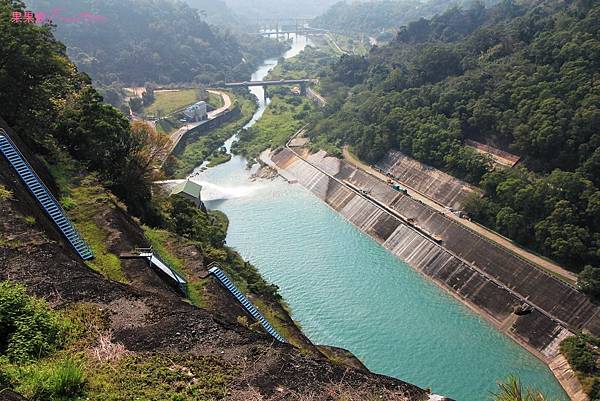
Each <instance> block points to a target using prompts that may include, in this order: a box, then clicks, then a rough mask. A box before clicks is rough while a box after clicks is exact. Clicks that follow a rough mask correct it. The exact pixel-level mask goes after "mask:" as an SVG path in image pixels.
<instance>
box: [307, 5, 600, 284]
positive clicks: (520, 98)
mask: <svg viewBox="0 0 600 401" xmlns="http://www.w3.org/2000/svg"><path fill="white" fill-rule="evenodd" d="M599 71H600V4H598V2H593V1H576V2H562V1H539V2H536V3H533V4H531V3H529V4H527V5H522V4H518V3H516V2H513V1H511V0H504V1H502V2H501V3H499V4H498V5H497V6H495V7H492V8H489V9H486V8H484V7H483V6H482V5H476V6H475V7H473V8H470V9H468V10H464V9H458V8H453V9H451V10H448V11H447V12H445V13H444V14H442V15H439V16H436V17H434V18H432V19H430V20H424V19H423V20H419V21H416V22H413V23H410V24H409V25H408V26H406V27H403V28H402V29H401V30H400V32H399V34H398V36H397V38H396V40H395V41H394V42H393V43H391V44H390V45H389V46H385V47H381V48H375V49H374V50H373V51H372V52H371V53H370V55H369V56H368V57H366V58H361V57H354V56H346V57H343V58H342V59H341V60H340V61H339V62H338V63H337V64H336V65H335V66H334V67H333V68H332V72H331V76H330V79H331V82H328V80H324V82H328V85H329V87H334V88H336V91H335V93H337V96H332V101H331V102H330V105H329V106H328V108H327V109H326V111H325V114H326V117H327V118H326V119H325V120H323V121H320V122H318V123H316V127H315V129H314V131H313V135H314V136H319V137H320V138H319V139H320V140H322V139H323V138H327V139H328V140H329V141H330V142H332V143H334V144H336V145H337V146H341V145H342V144H345V143H349V144H351V145H353V147H354V150H355V152H356V153H357V154H358V155H359V156H360V157H361V158H363V159H365V160H367V161H369V162H376V161H378V160H379V159H381V158H382V157H383V156H384V154H385V153H386V151H387V150H389V149H399V150H401V151H403V152H405V153H407V154H408V155H410V156H412V157H414V158H416V159H419V160H421V161H423V162H425V163H428V164H430V165H432V166H435V167H438V168H441V169H443V170H445V171H449V172H451V173H452V174H454V175H456V176H458V177H460V178H463V179H466V180H468V181H470V182H472V183H475V184H477V185H479V186H481V188H482V189H483V190H484V191H485V197H483V198H482V199H479V198H473V199H472V200H471V201H470V203H469V204H468V205H467V208H468V211H469V212H470V213H471V214H472V216H473V217H475V218H476V219H477V220H479V221H481V222H483V223H484V224H486V225H488V226H490V227H492V228H494V229H496V230H498V231H500V232H501V233H503V234H505V235H507V236H509V237H511V238H513V239H515V240H517V241H518V242H520V243H522V244H525V245H526V246H528V247H531V248H533V249H535V250H538V251H539V252H541V253H543V254H544V255H547V256H550V257H551V258H554V259H556V260H558V261H559V262H561V263H564V264H565V265H567V266H569V267H570V268H572V269H574V270H576V271H581V270H583V269H584V267H585V266H588V267H587V268H586V271H585V273H583V276H582V277H583V278H585V280H582V281H581V285H582V287H583V288H584V289H585V290H587V291H589V292H592V291H593V290H592V288H591V287H593V286H594V285H595V286H596V288H598V287H600V286H598V281H597V280H594V279H593V277H597V276H598V275H600V274H599V273H600V270H598V268H599V267H600V263H599V261H600V219H599V216H600V192H599V191H598V188H599V186H600V149H599V146H600V132H599V130H600V108H599V105H600V84H599V82H600V81H599V78H600V75H599ZM315 121H316V120H315ZM469 138H470V139H475V140H477V141H480V142H485V143H487V144H490V145H494V146H497V147H499V148H501V149H505V150H509V151H512V152H515V153H517V154H518V155H520V156H521V157H522V162H521V163H520V167H517V168H513V169H500V168H496V169H494V170H492V165H491V163H490V160H489V159H486V158H485V157H483V156H481V155H479V154H478V153H475V152H474V151H473V150H472V149H471V148H468V147H466V146H464V142H463V141H464V140H465V139H469ZM315 139H316V138H315ZM596 295H597V294H596Z"/></svg>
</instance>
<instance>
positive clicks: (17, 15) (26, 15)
mask: <svg viewBox="0 0 600 401" xmlns="http://www.w3.org/2000/svg"><path fill="white" fill-rule="evenodd" d="M65 11H68V10H66V9H63V8H54V9H52V11H51V13H50V14H48V13H45V12H43V11H36V12H35V13H34V12H33V11H30V10H25V11H24V12H22V11H13V12H12V13H11V14H10V22H12V23H14V24H34V23H35V24H43V23H44V22H64V23H74V22H88V23H91V22H106V20H107V18H106V17H104V16H102V15H96V14H92V13H90V12H87V11H85V12H80V13H78V14H76V15H73V16H65V15H62V13H63V12H65Z"/></svg>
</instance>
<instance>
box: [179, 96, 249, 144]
mask: <svg viewBox="0 0 600 401" xmlns="http://www.w3.org/2000/svg"><path fill="white" fill-rule="evenodd" d="M240 113H241V110H240V108H239V107H235V108H233V109H232V110H230V111H226V112H224V113H223V114H221V115H219V116H217V117H215V118H214V119H212V120H210V121H207V122H206V123H204V124H202V125H199V126H198V127H196V128H194V129H191V130H189V131H188V132H186V133H185V134H184V135H183V137H182V138H181V140H180V141H179V143H178V144H177V146H175V149H173V152H172V153H173V154H174V155H180V154H181V153H182V152H183V151H184V149H185V147H186V146H187V145H188V144H189V143H192V142H194V141H196V140H198V138H199V137H201V136H202V135H204V134H206V133H207V132H208V131H210V130H212V129H214V128H217V127H219V126H221V125H222V124H224V123H226V122H229V121H231V120H233V119H234V118H236V117H238V116H239V115H240Z"/></svg>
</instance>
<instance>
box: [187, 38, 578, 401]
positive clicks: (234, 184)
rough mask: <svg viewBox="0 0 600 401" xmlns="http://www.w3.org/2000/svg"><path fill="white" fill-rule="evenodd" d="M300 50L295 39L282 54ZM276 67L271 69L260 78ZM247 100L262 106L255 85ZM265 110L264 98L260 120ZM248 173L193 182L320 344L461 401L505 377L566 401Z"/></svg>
mask: <svg viewBox="0 0 600 401" xmlns="http://www.w3.org/2000/svg"><path fill="white" fill-rule="evenodd" d="M305 44H306V39H305V38H299V39H298V40H297V41H296V42H294V47H293V48H292V50H290V51H289V52H288V53H287V54H286V55H285V56H286V57H291V56H293V55H295V54H297V53H298V52H299V51H301V49H302V48H303V47H304V45H305ZM276 62H277V61H276V60H267V61H266V62H265V65H264V66H262V67H261V68H260V69H259V70H258V71H257V72H256V74H254V76H253V79H255V80H256V79H261V78H263V77H264V76H265V75H266V74H267V72H268V71H269V70H270V69H271V68H272V67H273V66H275V64H276ZM252 92H253V93H254V94H255V95H257V97H258V98H259V99H262V90H261V89H260V88H255V89H252ZM264 107H265V105H264V104H263V102H262V101H259V110H258V112H257V115H256V116H255V117H256V119H258V118H260V116H261V115H262V111H263V110H264ZM250 124H253V122H251V123H250ZM230 144H231V141H228V143H227V147H229V146H230ZM251 173H252V171H249V170H248V169H246V160H244V159H241V158H239V157H233V158H232V160H231V161H230V162H228V163H226V164H222V165H220V166H217V167H215V168H211V169H208V170H206V171H203V172H200V170H198V171H197V172H196V173H194V174H193V176H194V178H193V179H194V180H195V181H198V182H200V183H201V184H202V185H203V186H204V189H203V198H204V199H205V201H206V205H207V207H209V208H213V209H219V210H222V211H223V212H225V213H226V214H227V216H228V217H229V220H230V227H229V233H228V236H227V242H228V244H229V245H230V246H232V247H234V248H235V249H237V250H238V252H239V253H240V254H241V255H242V256H243V257H244V258H245V259H247V260H249V261H250V262H252V263H253V264H254V265H255V266H256V267H257V268H258V269H259V271H260V272H261V274H262V275H263V276H264V277H265V278H266V279H267V280H268V281H269V282H272V283H275V284H276V285H278V286H279V288H280V293H281V295H282V296H283V297H284V298H285V300H286V301H287V303H288V304H289V306H290V307H291V310H292V317H293V318H294V320H296V321H297V322H299V323H300V325H301V326H302V328H303V330H304V332H305V333H306V335H307V336H308V337H309V338H310V339H311V340H312V341H313V342H314V343H317V344H328V345H334V346H338V347H343V348H346V349H348V350H350V351H352V352H353V353H354V354H355V355H356V356H358V357H359V358H360V359H361V360H362V361H363V362H364V363H365V365H366V366H367V367H368V368H369V369H371V370H372V371H374V372H377V373H382V374H386V375H389V376H393V377H396V378H399V379H401V380H404V381H407V382H410V383H414V384H416V385H418V386H420V387H424V388H426V387H429V388H431V389H432V390H433V392H435V393H437V394H442V395H446V396H448V397H451V398H453V399H456V400H457V401H483V400H488V399H489V396H490V392H492V391H495V390H496V381H498V380H501V379H504V378H506V377H507V376H508V375H509V374H515V375H518V376H519V377H520V378H521V380H522V381H523V383H526V384H527V385H531V386H534V387H537V388H540V389H541V390H543V391H544V392H545V393H546V394H548V395H550V396H551V397H552V399H557V400H561V401H563V400H567V399H568V398H567V396H566V394H565V393H564V392H563V391H562V389H561V387H560V385H559V384H558V382H557V381H556V380H555V379H554V376H553V375H552V373H551V372H550V371H549V369H548V368H547V367H546V366H545V365H544V364H543V363H542V362H541V361H539V360H538V359H536V358H535V357H534V356H533V355H531V354H530V353H528V352H527V351H526V350H524V349H523V348H521V347H520V346H519V345H517V344H516V343H514V342H513V341H512V340H510V339H509V338H508V337H506V336H504V335H503V334H501V333H499V332H498V331H497V330H496V329H495V328H494V327H493V326H492V325H491V324H489V323H488V322H486V321H485V320H483V319H482V318H480V317H478V316H477V315H475V314H474V313H472V312H471V311H470V310H469V309H468V308H467V307H465V306H464V305H462V304H461V303H459V302H458V301H457V300H455V299H454V298H453V297H451V296H450V295H448V294H446V293H445V292H444V291H443V290H442V289H440V288H438V287H437V286H436V285H435V284H433V283H431V282H430V281H429V280H427V279H426V278H425V277H423V276H422V275H420V274H419V273H417V272H416V271H414V270H413V269H411V268H410V267H409V266H408V265H406V264H405V263H403V262H402V261H400V260H398V259H396V258H395V257H394V256H392V255H391V254H390V253H388V252H387V251H386V250H385V249H384V248H383V247H381V246H380V245H379V244H377V243H376V242H375V241H373V240H372V239H371V238H370V237H368V236H367V235H365V234H363V233H361V232H360V231H359V230H358V229H356V228H355V227H354V226H353V225H351V224H350V223H349V222H347V221H345V220H344V219H343V218H342V217H341V216H339V215H338V214H337V213H336V212H335V211H333V210H332V209H330V208H329V207H328V206H327V205H326V204H324V203H323V202H322V201H320V200H319V199H317V198H316V197H315V196H313V195H312V194H311V193H309V192H308V191H306V190H305V189H304V188H302V187H301V186H299V185H298V184H295V185H291V184H288V183H286V182H284V181H283V180H282V179H280V178H277V179H275V180H272V181H265V180H257V181H253V180H252V179H251Z"/></svg>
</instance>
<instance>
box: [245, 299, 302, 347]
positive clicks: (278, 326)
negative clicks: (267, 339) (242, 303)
mask: <svg viewBox="0 0 600 401" xmlns="http://www.w3.org/2000/svg"><path fill="white" fill-rule="evenodd" d="M252 303H253V304H254V305H255V306H256V307H257V308H258V310H260V311H261V313H262V314H263V315H264V316H265V318H266V319H267V320H268V321H269V323H271V325H272V326H273V327H274V328H275V330H277V332H278V333H279V334H281V335H282V336H283V338H285V339H286V340H287V341H289V342H290V343H291V344H292V345H294V346H296V347H298V348H300V349H302V348H303V345H304V343H303V342H302V341H300V340H298V339H297V338H296V337H295V336H294V335H293V334H292V332H291V331H290V330H288V327H289V326H288V325H287V323H286V319H285V317H284V316H281V315H280V314H279V313H278V312H277V311H275V310H274V309H273V308H271V307H270V306H269V305H267V304H266V303H265V302H264V301H263V300H262V299H259V298H256V297H255V298H253V299H252Z"/></svg>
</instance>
